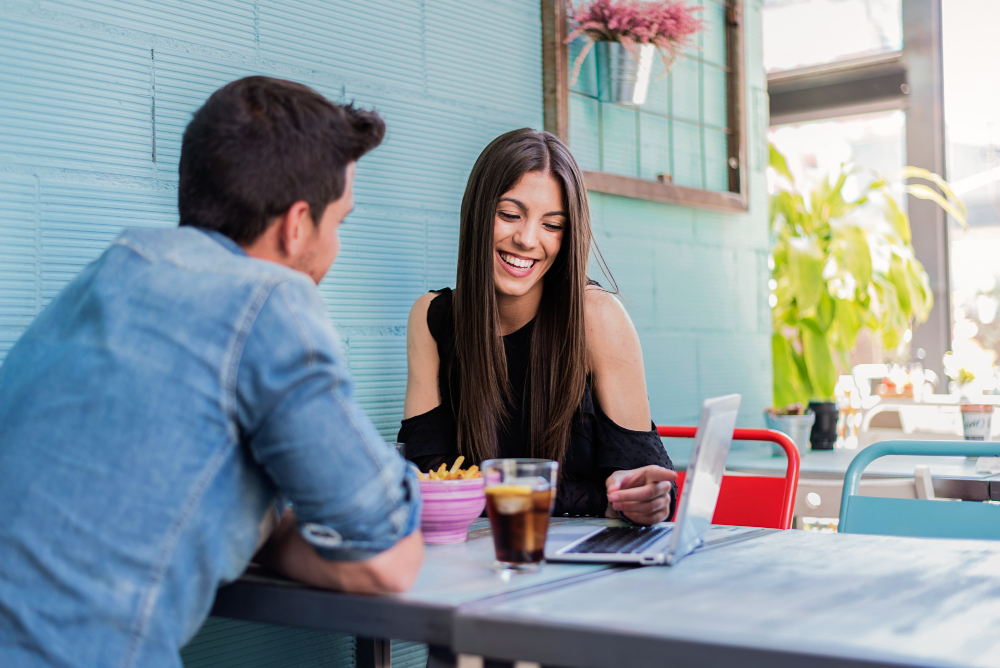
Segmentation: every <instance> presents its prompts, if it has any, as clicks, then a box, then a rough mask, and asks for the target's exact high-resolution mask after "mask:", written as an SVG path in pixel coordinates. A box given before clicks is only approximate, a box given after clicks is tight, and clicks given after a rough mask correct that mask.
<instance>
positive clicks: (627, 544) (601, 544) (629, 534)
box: [563, 526, 671, 554]
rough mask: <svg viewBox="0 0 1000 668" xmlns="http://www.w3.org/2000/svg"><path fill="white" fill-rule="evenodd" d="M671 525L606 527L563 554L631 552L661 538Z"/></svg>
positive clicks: (638, 550) (669, 529)
mask: <svg viewBox="0 0 1000 668" xmlns="http://www.w3.org/2000/svg"><path fill="white" fill-rule="evenodd" d="M670 531H671V527H632V526H629V527H608V528H607V529H603V530H602V531H601V532H600V533H596V534H594V535H593V536H591V537H590V538H588V539H587V540H585V541H583V542H582V543H580V544H579V545H577V546H576V547H574V548H573V549H571V550H566V552H564V553H563V554H631V553H633V552H641V551H642V550H644V549H645V548H647V547H649V546H650V545H651V544H653V543H655V542H656V541H658V540H659V539H661V538H663V537H664V536H666V535H667V534H669V533H670Z"/></svg>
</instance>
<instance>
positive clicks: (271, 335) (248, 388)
mask: <svg viewBox="0 0 1000 668" xmlns="http://www.w3.org/2000/svg"><path fill="white" fill-rule="evenodd" d="M306 280H307V279H306ZM236 397H237V398H236V401H237V407H236V410H237V413H238V415H237V419H238V422H239V425H240V429H241V431H242V434H241V436H242V440H243V442H244V443H245V444H246V445H247V447H249V449H250V452H251V455H252V457H253V458H254V459H255V460H256V462H257V463H258V464H260V466H262V467H263V468H264V470H265V471H266V472H267V474H268V475H269V476H270V477H271V479H272V480H273V481H274V483H275V485H276V486H277V487H278V489H279V490H280V492H281V494H282V496H283V497H284V498H285V499H287V500H288V501H290V502H291V503H292V505H293V507H294V509H295V513H296V516H297V518H298V521H299V531H300V532H301V533H302V536H303V537H304V538H305V539H306V540H307V541H308V542H309V543H310V544H312V545H313V547H314V548H315V549H316V551H317V553H319V554H320V556H322V557H324V558H326V559H332V560H356V559H364V558H367V557H370V556H372V555H374V554H377V553H379V552H382V551H384V550H386V549H388V548H390V547H392V546H393V545H394V544H395V543H396V542H397V541H399V540H400V539H401V538H404V537H405V536H407V535H409V534H410V533H412V532H413V531H414V530H415V529H416V528H417V527H418V526H419V523H420V491H419V483H418V482H417V479H416V476H415V473H414V472H413V471H412V470H411V469H410V468H409V467H408V466H407V465H406V463H405V461H404V460H403V459H402V457H400V456H399V455H398V454H397V453H396V452H395V451H394V450H393V449H392V448H390V447H389V446H388V445H387V444H386V443H385V441H384V440H383V439H382V437H381V436H380V435H379V433H378V431H376V429H375V427H374V426H373V425H372V423H371V421H370V420H369V419H368V417H367V416H366V415H365V413H364V412H363V411H362V410H361V407H360V406H359V405H358V403H357V401H356V400H355V397H354V382H353V379H352V378H351V375H350V373H349V371H348V369H347V364H346V361H345V359H344V355H343V352H342V348H341V345H340V341H339V340H338V338H337V334H336V332H335V331H334V329H333V326H332V325H331V324H330V323H329V321H328V320H327V318H326V313H325V309H324V307H323V303H322V300H321V299H320V297H319V293H318V291H317V290H316V289H315V287H314V286H312V285H310V284H306V283H305V280H304V281H302V282H298V281H294V280H291V281H286V282H284V283H280V284H278V285H277V286H275V288H274V289H273V290H272V291H271V293H270V295H269V296H268V297H267V300H266V302H265V303H264V305H263V306H262V307H261V310H260V312H259V314H258V316H257V318H256V320H255V321H254V324H253V326H252V328H251V330H250V332H249V334H248V335H247V339H246V343H245V345H244V349H243V355H242V358H241V360H240V363H239V370H238V373H237V383H236Z"/></svg>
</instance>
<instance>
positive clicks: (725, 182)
mask: <svg viewBox="0 0 1000 668" xmlns="http://www.w3.org/2000/svg"><path fill="white" fill-rule="evenodd" d="M702 132H704V133H705V189H706V190H714V191H716V192H728V191H729V135H727V134H726V133H725V132H720V131H719V130H712V129H710V128H704V129H703V130H702Z"/></svg>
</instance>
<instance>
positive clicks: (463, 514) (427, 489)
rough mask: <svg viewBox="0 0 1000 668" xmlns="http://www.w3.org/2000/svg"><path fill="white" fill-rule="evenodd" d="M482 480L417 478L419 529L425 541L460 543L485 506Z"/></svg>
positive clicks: (437, 543) (430, 542)
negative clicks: (418, 488) (420, 501)
mask: <svg viewBox="0 0 1000 668" xmlns="http://www.w3.org/2000/svg"><path fill="white" fill-rule="evenodd" d="M485 485H486V481H485V480H484V479H483V478H470V479H468V480H421V481H420V495H421V496H422V497H423V499H424V508H423V511H422V512H421V515H420V530H421V531H422V532H423V534H424V542H425V543H427V544H428V545H441V544H443V543H461V542H463V541H464V540H465V538H466V536H467V535H468V533H469V526H470V525H471V524H472V522H473V520H475V519H476V518H477V517H479V515H480V514H482V512H483V508H485V507H486V491H485Z"/></svg>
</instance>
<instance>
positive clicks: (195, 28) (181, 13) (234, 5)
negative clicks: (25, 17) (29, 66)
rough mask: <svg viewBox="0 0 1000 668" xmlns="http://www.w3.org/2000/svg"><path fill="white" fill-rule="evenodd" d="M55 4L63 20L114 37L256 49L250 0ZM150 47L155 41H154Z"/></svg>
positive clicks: (66, 0) (67, 0)
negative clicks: (81, 20)
mask: <svg viewBox="0 0 1000 668" xmlns="http://www.w3.org/2000/svg"><path fill="white" fill-rule="evenodd" d="M45 4H47V5H52V6H53V8H54V9H55V12H58V14H59V18H60V19H61V20H62V22H64V23H68V24H71V25H74V26H80V24H79V22H78V21H73V19H84V20H85V21H86V23H85V24H83V27H85V29H86V30H88V31H90V32H98V33H100V34H103V35H105V36H106V37H107V38H108V39H111V40H116V41H117V40H121V41H136V42H140V43H154V42H155V43H159V44H161V45H163V44H165V43H169V42H174V43H178V44H180V43H183V44H188V45H200V46H201V47H202V49H201V50H202V51H203V52H206V53H208V52H217V51H219V50H232V51H236V52H243V53H250V52H252V51H253V50H254V49H255V48H256V39H255V36H254V19H255V16H254V8H255V3H254V2H249V1H248V0H213V1H212V2H186V1H185V0H60V1H59V2H53V3H45ZM151 45H152V44H151Z"/></svg>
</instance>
